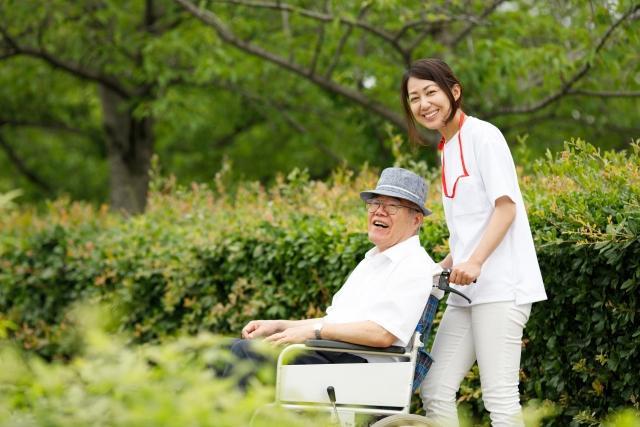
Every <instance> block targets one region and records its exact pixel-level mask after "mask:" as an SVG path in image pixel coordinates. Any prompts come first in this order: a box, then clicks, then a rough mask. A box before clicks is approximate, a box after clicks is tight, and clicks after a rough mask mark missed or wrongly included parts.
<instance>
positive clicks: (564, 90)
mask: <svg viewBox="0 0 640 427" xmlns="http://www.w3.org/2000/svg"><path fill="white" fill-rule="evenodd" d="M638 10H640V4H636V5H635V6H634V7H632V8H631V9H629V10H628V11H627V12H626V13H625V14H623V15H622V16H621V17H620V18H618V20H616V21H615V22H614V23H613V24H611V26H610V27H609V28H608V29H607V31H606V32H605V33H604V35H603V36H602V37H601V38H600V40H599V41H598V43H597V45H596V48H595V50H594V51H593V56H594V57H595V56H596V55H597V54H598V53H599V52H600V50H602V48H603V46H604V44H605V43H606V42H607V40H608V39H609V37H611V34H613V31H614V30H615V29H616V28H618V27H619V26H620V25H621V24H622V23H623V22H624V21H625V20H626V19H627V18H628V17H629V16H631V15H633V14H634V13H635V12H636V11H638ZM591 67H592V66H591V61H589V60H588V61H586V62H585V63H584V65H583V66H582V67H581V68H580V69H579V70H578V72H576V73H575V74H574V75H573V76H572V77H571V78H570V79H569V80H568V81H567V82H566V83H565V84H564V85H562V87H561V88H560V89H559V90H558V91H557V92H556V93H554V94H551V95H549V96H547V97H545V98H543V99H541V100H540V101H538V102H536V103H535V104H533V105H529V106H523V107H511V108H505V109H502V110H498V111H496V112H493V113H489V114H487V117H488V118H492V117H496V116H502V115H508V114H523V113H532V112H535V111H538V110H541V109H543V108H544V107H546V106H547V105H549V104H551V103H553V102H556V101H557V100H559V99H560V98H562V97H563V96H566V95H567V94H569V93H570V92H571V91H572V88H573V86H574V85H575V84H576V83H577V82H578V81H580V79H582V78H583V77H584V76H586V75H587V73H588V72H589V70H591Z"/></svg>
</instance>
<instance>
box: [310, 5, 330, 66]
mask: <svg viewBox="0 0 640 427" xmlns="http://www.w3.org/2000/svg"><path fill="white" fill-rule="evenodd" d="M327 6H328V2H327V1H326V0H325V2H324V11H325V12H326V11H327ZM323 44H324V24H320V25H319V26H318V38H317V40H316V48H315V49H314V51H313V58H312V59H311V65H309V73H310V74H315V72H316V66H317V65H318V58H319V57H320V53H321V52H322V45H323Z"/></svg>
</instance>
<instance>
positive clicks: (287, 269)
mask: <svg viewBox="0 0 640 427" xmlns="http://www.w3.org/2000/svg"><path fill="white" fill-rule="evenodd" d="M639 152H640V148H639V145H638V144H637V143H636V144H632V145H631V146H630V150H629V152H622V153H609V152H607V153H600V152H599V151H598V150H596V149H595V148H593V147H592V146H590V145H588V144H586V143H584V142H582V141H579V140H578V141H573V142H571V143H569V144H567V147H566V150H565V151H564V152H562V153H560V154H558V155H557V156H555V157H554V156H551V155H549V156H548V157H547V158H546V159H544V160H542V161H540V162H539V163H538V164H537V165H536V166H535V168H534V169H533V172H532V173H531V174H529V175H528V176H525V177H523V178H522V180H521V187H522V189H523V193H524V196H525V199H526V201H527V207H528V211H529V216H530V221H531V225H532V229H533V231H534V238H535V241H536V247H537V250H538V256H539V260H540V263H541V267H542V271H543V275H544V279H545V284H546V288H547V292H548V294H549V301H547V302H544V303H540V304H536V305H534V310H533V312H532V315H531V319H530V321H529V325H528V326H527V329H526V330H525V335H526V336H525V347H524V351H523V361H522V367H523V371H522V378H523V381H522V385H523V389H522V392H523V395H524V398H525V399H526V400H530V399H539V400H548V401H550V402H553V403H554V404H555V405H556V408H557V413H558V414H557V416H556V417H555V418H554V419H552V420H550V421H549V425H557V426H566V425H570V424H571V423H573V424H576V425H579V424H589V423H594V422H596V420H599V419H602V418H603V417H604V416H605V415H606V414H607V413H608V412H609V411H612V410H615V409H619V408H621V407H629V406H634V407H636V408H638V407H639V401H640V396H638V394H639V393H640V392H639V390H640V377H638V375H637V373H636V372H635V370H636V369H637V366H640V357H639V351H638V350H637V347H638V346H637V344H638V342H639V341H640V340H639V334H640V332H638V331H640V327H639V326H640V319H639V318H638V315H637V312H638V282H639V278H640V266H639V260H640V242H639V240H638V234H639V233H638V230H639V227H640V166H639V165H640V156H639ZM375 179H376V175H375V174H373V173H372V172H371V171H368V170H364V171H363V172H362V173H361V174H359V175H358V176H353V175H351V174H350V173H348V172H345V171H338V172H337V173H336V174H335V175H334V176H333V177H332V178H331V179H330V180H329V181H328V182H327V183H323V182H314V181H310V180H309V179H308V177H307V176H306V175H305V174H304V173H302V172H299V171H294V172H292V173H291V174H290V175H289V176H288V177H286V178H284V177H283V178H282V179H280V180H279V181H278V182H277V183H276V184H275V185H274V186H273V187H272V188H270V189H269V190H265V189H264V188H262V187H261V186H260V185H258V184H246V185H245V184H243V185H239V186H236V187H233V188H232V187H231V186H230V183H229V182H227V181H226V178H225V176H224V175H220V176H218V177H217V178H216V182H215V189H214V190H210V189H209V188H208V187H207V186H204V185H194V186H193V187H192V188H189V189H184V188H176V187H175V185H174V183H173V181H172V180H171V179H163V178H159V177H156V178H154V184H153V188H152V192H151V196H150V201H149V209H148V212H147V213H146V214H145V215H142V216H139V217H135V218H131V219H128V220H125V219H121V218H119V217H118V216H114V215H110V214H109V213H107V211H106V209H104V208H103V209H98V210H95V209H91V208H90V207H87V206H83V205H79V204H74V203H69V202H68V201H65V200H59V201H56V202H54V203H52V204H51V205H50V206H49V207H48V209H47V210H46V212H44V213H37V212H34V211H31V210H27V209H23V210H20V211H18V210H15V209H13V210H8V211H5V212H3V215H2V218H1V219H0V227H1V230H2V232H1V233H0V325H2V324H12V325H15V328H13V329H12V331H11V334H12V336H13V338H14V339H16V340H18V341H19V342H20V343H21V344H22V345H23V346H24V347H25V348H28V349H31V350H35V351H36V352H38V353H39V354H41V355H42V356H44V357H46V358H48V359H56V358H68V357H71V356H72V355H73V354H74V352H76V351H77V348H76V347H75V346H74V345H75V344H74V342H75V341H74V340H71V339H68V338H67V335H68V334H66V333H65V331H67V330H68V329H69V320H68V319H67V317H66V314H65V313H66V310H67V308H68V307H69V305H70V304H71V303H72V302H74V301H77V300H79V299H80V298H87V297H89V298H94V299H104V300H108V301H110V302H111V303H112V304H113V305H114V306H115V307H118V309H117V315H118V316H119V319H120V325H121V327H122V328H123V329H127V330H130V331H132V332H133V334H134V336H135V337H136V339H137V340H139V341H141V342H148V341H154V340H159V339H163V338H164V337H167V336H169V335H174V334H177V333H184V332H188V333H195V332H197V331H200V330H208V331H213V332H216V333H223V334H237V333H238V331H239V329H240V327H241V326H242V325H243V324H244V323H245V322H246V321H247V320H249V319H252V318H257V317H264V318H277V317H291V318H295V317H304V316H315V315H318V314H320V313H321V312H322V310H323V309H324V308H325V307H326V305H327V304H328V302H329V301H330V297H331V295H332V294H333V293H334V292H335V291H336V290H337V289H338V288H339V287H340V285H341V284H342V283H343V281H344V279H345V278H346V276H347V274H348V273H349V272H350V271H351V269H352V268H353V267H354V266H355V265H356V263H357V261H358V260H359V259H360V258H361V257H362V256H363V254H364V252H365V251H366V250H367V249H368V248H369V246H370V245H369V243H368V242H367V239H366V235H365V234H364V233H363V230H364V229H365V227H366V224H365V220H364V219H365V214H364V211H363V209H362V206H361V203H360V202H359V198H358V192H359V191H360V190H362V189H364V188H369V187H371V186H372V185H374V184H375ZM438 187H439V186H438V185H437V184H435V183H434V185H432V191H431V194H430V197H429V205H430V206H431V207H433V210H434V215H432V216H431V217H429V218H428V222H427V224H426V226H425V227H424V228H423V231H422V242H423V244H424V246H425V247H426V248H427V250H428V251H429V252H430V253H431V254H432V256H433V257H434V258H435V259H440V258H441V257H442V256H443V255H444V254H445V253H446V244H445V242H446V235H447V232H446V227H445V225H444V222H443V215H442V210H441V208H440V202H439V194H438ZM3 322H4V323H3ZM460 399H461V401H467V402H470V403H471V405H472V407H473V408H474V411H475V412H477V411H478V410H479V409H481V408H482V402H481V400H480V399H478V398H477V379H474V377H473V375H472V376H470V378H469V380H468V382H467V384H466V385H465V387H464V390H463V392H462V394H461V397H460Z"/></svg>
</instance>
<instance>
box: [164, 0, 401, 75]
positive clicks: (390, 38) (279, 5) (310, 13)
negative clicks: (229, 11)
mask: <svg viewBox="0 0 640 427" xmlns="http://www.w3.org/2000/svg"><path fill="white" fill-rule="evenodd" d="M175 1H177V2H178V3H181V4H182V1H180V0H175ZM214 2H217V3H230V4H234V5H237V6H246V7H255V8H263V9H274V10H284V11H288V12H291V13H297V14H299V15H301V16H305V17H307V18H310V19H315V20H318V21H323V22H332V21H334V20H335V19H337V20H338V21H339V22H340V23H341V24H343V25H347V26H354V27H358V28H361V29H363V30H365V31H367V32H369V33H371V34H373V35H374V36H376V37H378V38H380V39H382V40H384V41H385V42H386V43H388V44H390V45H391V46H392V47H393V48H394V49H395V50H396V51H397V52H398V53H399V54H400V56H401V57H402V58H403V60H404V59H406V58H407V57H409V54H408V52H407V51H406V49H404V48H403V47H402V46H401V45H400V43H399V41H398V40H396V38H395V36H394V35H393V34H390V33H388V32H386V31H385V30H383V29H380V28H378V27H375V26H373V25H371V24H369V23H367V22H363V21H360V20H359V19H356V20H353V19H347V18H343V17H336V16H333V15H331V14H329V13H322V12H317V11H314V10H309V9H304V8H301V7H296V6H291V5H290V4H287V3H283V2H281V1H278V2H276V3H271V2H265V1H249V0H214ZM183 6H184V4H183ZM405 62H406V61H405Z"/></svg>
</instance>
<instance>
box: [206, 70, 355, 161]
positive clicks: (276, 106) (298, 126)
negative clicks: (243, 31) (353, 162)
mask: <svg viewBox="0 0 640 427" xmlns="http://www.w3.org/2000/svg"><path fill="white" fill-rule="evenodd" d="M213 84H214V86H217V87H220V88H222V89H224V90H229V91H232V92H233V93H239V94H240V96H242V97H244V98H247V99H249V100H252V101H257V102H259V103H261V104H264V105H266V106H267V107H269V108H272V109H273V110H275V111H277V112H278V113H279V115H280V117H282V118H283V119H284V121H285V122H287V124H288V125H289V126H291V127H292V128H293V129H295V130H296V131H298V132H299V133H302V134H311V132H309V130H308V129H307V128H306V127H305V126H304V125H303V124H302V123H300V122H299V121H298V120H296V118H295V117H293V116H292V115H291V114H290V113H289V111H288V110H291V109H292V107H291V106H290V105H287V104H286V103H285V102H276V101H273V100H272V99H270V98H264V97H261V96H259V95H256V94H254V93H250V92H247V91H245V90H244V89H243V88H242V87H240V86H239V85H237V84H234V83H230V82H220V81H216V82H215V83H213ZM312 144H313V145H315V146H316V148H318V149H319V150H320V151H322V152H323V153H324V154H326V155H327V156H328V157H330V158H332V159H333V160H335V161H336V162H337V163H346V162H345V159H344V158H343V157H340V156H339V155H338V154H336V153H335V152H334V151H333V150H332V149H331V148H329V147H328V146H327V145H325V144H323V143H322V142H320V141H319V140H317V139H315V138H313V139H312Z"/></svg>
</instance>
